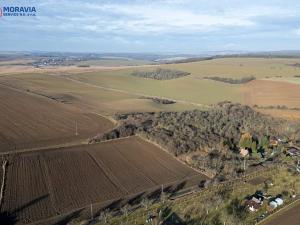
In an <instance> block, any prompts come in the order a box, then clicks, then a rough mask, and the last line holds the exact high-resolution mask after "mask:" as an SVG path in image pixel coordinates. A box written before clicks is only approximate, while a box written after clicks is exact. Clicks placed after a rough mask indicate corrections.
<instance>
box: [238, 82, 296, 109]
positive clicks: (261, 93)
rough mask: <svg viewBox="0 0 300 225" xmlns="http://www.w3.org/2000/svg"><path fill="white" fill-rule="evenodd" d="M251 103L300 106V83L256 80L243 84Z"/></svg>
mask: <svg viewBox="0 0 300 225" xmlns="http://www.w3.org/2000/svg"><path fill="white" fill-rule="evenodd" d="M242 91H243V93H244V97H245V102H246V103H247V104H249V105H255V104H256V105H259V106H277V105H285V106H287V107H289V108H293V107H297V108H298V107H300V85H299V84H292V83H288V82H280V81H268V80H254V81H251V82H249V83H247V84H246V85H244V86H243V88H242Z"/></svg>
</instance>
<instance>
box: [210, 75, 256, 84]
mask: <svg viewBox="0 0 300 225" xmlns="http://www.w3.org/2000/svg"><path fill="white" fill-rule="evenodd" d="M204 79H209V80H214V81H219V82H224V83H229V84H245V83H248V82H250V81H252V80H255V79H256V78H255V77H254V76H249V77H242V78H241V79H233V78H229V77H204Z"/></svg>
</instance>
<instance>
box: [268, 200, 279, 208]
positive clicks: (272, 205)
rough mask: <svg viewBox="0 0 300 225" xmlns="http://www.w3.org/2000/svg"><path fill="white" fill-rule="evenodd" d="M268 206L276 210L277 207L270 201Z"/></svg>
mask: <svg viewBox="0 0 300 225" xmlns="http://www.w3.org/2000/svg"><path fill="white" fill-rule="evenodd" d="M269 206H270V207H271V208H272V209H276V208H277V206H278V205H277V202H275V201H271V202H270V203H269Z"/></svg>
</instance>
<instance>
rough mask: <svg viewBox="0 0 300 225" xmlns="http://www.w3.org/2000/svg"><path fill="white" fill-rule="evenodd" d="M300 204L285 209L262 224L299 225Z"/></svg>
mask: <svg viewBox="0 0 300 225" xmlns="http://www.w3.org/2000/svg"><path fill="white" fill-rule="evenodd" d="M299 212H300V202H299V201H298V203H296V204H295V205H293V206H291V207H288V208H287V209H283V210H282V211H281V212H278V213H277V214H276V215H272V216H271V217H270V218H269V219H267V220H266V222H264V223H262V224H263V225H282V224H288V225H299V221H300V213H299Z"/></svg>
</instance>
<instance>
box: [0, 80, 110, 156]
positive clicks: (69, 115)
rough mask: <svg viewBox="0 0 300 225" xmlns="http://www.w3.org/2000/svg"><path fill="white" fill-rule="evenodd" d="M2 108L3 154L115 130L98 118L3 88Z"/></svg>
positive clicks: (0, 90)
mask: <svg viewBox="0 0 300 225" xmlns="http://www.w3.org/2000/svg"><path fill="white" fill-rule="evenodd" d="M0 105H1V107H0V118H1V119H0V152H7V151H13V150H16V149H25V148H35V147H43V146H49V145H55V144H61V143H66V142H70V141H74V140H80V139H85V138H88V137H91V136H93V135H96V134H97V133H102V132H105V131H107V130H109V129H111V128H112V127H113V124H112V123H111V122H110V121H109V120H107V119H104V118H103V117H100V116H98V115H95V114H91V113H86V112H83V111H79V110H75V109H73V108H71V107H69V106H67V105H65V104H62V103H58V102H57V101H54V100H51V99H48V98H46V97H42V96H36V95H32V94H28V93H26V92H20V91H17V90H14V89H11V88H8V87H5V86H2V85H1V86H0ZM76 123H77V133H78V135H76Z"/></svg>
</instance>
